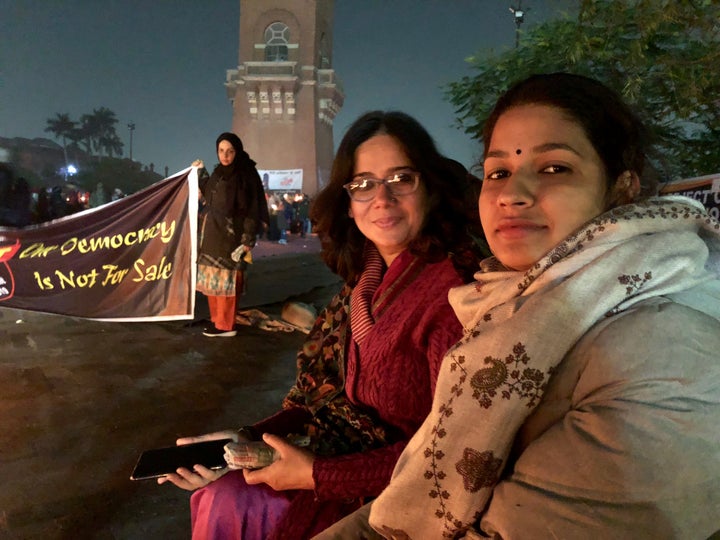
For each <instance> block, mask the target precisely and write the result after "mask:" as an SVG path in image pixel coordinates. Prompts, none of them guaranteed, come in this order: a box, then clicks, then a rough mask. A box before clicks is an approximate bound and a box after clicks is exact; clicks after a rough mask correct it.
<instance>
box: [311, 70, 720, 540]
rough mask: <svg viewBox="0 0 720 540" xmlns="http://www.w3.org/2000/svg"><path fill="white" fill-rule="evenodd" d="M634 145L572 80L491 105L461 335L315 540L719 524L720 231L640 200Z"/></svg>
mask: <svg viewBox="0 0 720 540" xmlns="http://www.w3.org/2000/svg"><path fill="white" fill-rule="evenodd" d="M643 137H644V130H643V128H642V125H641V124H640V122H639V121H638V120H637V119H636V118H635V116H634V115H633V114H632V113H631V111H630V110H629V109H628V107H627V106H626V105H625V104H624V103H623V102H622V101H621V99H620V98H619V97H618V96H617V95H616V94H615V93H614V92H611V91H610V90H609V89H608V88H606V87H605V86H603V85H602V84H600V83H598V82H596V81H594V80H592V79H588V78H585V77H580V76H576V75H570V74H562V73H556V74H550V75H536V76H533V77H530V78H528V79H526V80H524V81H522V82H520V83H518V84H517V85H516V86H514V87H513V88H511V89H510V90H509V91H508V92H507V93H506V94H505V95H504V96H503V97H502V98H501V99H500V100H499V101H498V103H497V104H496V107H495V109H494V111H493V112H492V114H491V115H490V117H489V119H488V121H487V124H486V127H485V131H484V134H483V140H484V142H485V160H484V163H483V168H484V180H483V183H482V189H481V194H480V199H479V204H480V216H481V221H482V224H483V229H484V231H485V235H486V238H487V241H488V244H489V245H490V248H491V250H492V253H493V257H491V258H489V259H487V260H485V261H483V262H482V263H481V271H480V273H478V274H476V279H477V281H476V283H473V284H470V285H467V286H463V287H460V288H457V289H455V290H453V291H451V293H450V302H451V304H452V306H453V308H454V309H455V312H456V314H457V315H458V317H459V319H460V321H461V322H462V323H463V326H464V329H465V336H464V338H463V339H462V340H461V341H460V342H459V343H458V344H457V345H456V346H455V347H453V348H452V349H451V350H450V351H449V352H448V354H447V356H446V357H445V360H444V362H443V364H442V368H441V372H440V375H439V378H438V383H437V389H436V393H435V399H434V401H433V405H432V412H431V413H430V415H429V416H428V418H427V420H426V421H425V422H424V424H423V426H422V427H421V428H420V429H419V430H418V432H417V434H416V435H415V436H414V438H413V439H412V440H411V441H410V443H409V444H408V446H407V448H406V449H405V451H404V453H403V455H402V456H401V457H400V459H399V460H398V465H397V467H396V469H395V471H394V473H393V478H392V480H391V482H390V485H389V487H388V488H387V489H386V490H385V491H384V492H383V493H382V494H381V495H380V496H379V497H378V498H377V499H376V500H375V501H374V502H373V503H372V504H371V505H370V507H368V506H366V507H364V508H363V509H362V510H361V511H360V512H358V513H357V514H355V515H353V516H351V518H348V520H347V521H346V522H345V523H341V524H338V525H337V526H336V528H335V530H333V531H326V532H325V533H323V534H322V535H320V536H319V537H318V538H319V539H320V538H321V539H323V540H327V539H328V538H343V539H351V538H359V537H360V536H361V535H362V537H363V538H379V537H385V538H397V539H424V538H503V539H516V538H519V539H523V540H525V539H533V538H652V539H657V538H703V539H704V538H708V537H710V536H711V535H713V533H715V532H716V531H718V530H720V511H719V509H720V362H719V361H718V350H720V320H719V319H720V281H718V274H717V269H718V266H717V264H718V254H719V253H718V251H719V249H720V224H719V223H718V221H717V220H715V219H713V218H712V217H710V216H709V215H708V213H707V212H706V211H705V209H704V208H703V207H702V205H700V204H699V203H697V202H696V201H693V200H691V199H688V198H684V197H677V196H667V197H654V196H649V194H651V193H653V186H652V183H651V182H650V181H649V178H650V176H649V175H647V174H646V170H645V169H646V167H645V165H646V163H645V160H646V153H645V148H644V146H645V143H644V139H643ZM368 513H369V521H370V524H371V525H372V527H373V528H374V529H375V530H376V531H377V532H378V533H381V534H377V533H373V532H371V530H370V529H369V528H368V527H367V515H368ZM363 514H364V515H365V524H364V526H363Z"/></svg>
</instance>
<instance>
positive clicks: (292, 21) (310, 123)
mask: <svg viewBox="0 0 720 540" xmlns="http://www.w3.org/2000/svg"><path fill="white" fill-rule="evenodd" d="M332 23H333V0H240V47H239V51H240V52H239V60H238V67H237V69H229V70H228V71H227V77H226V82H225V88H226V89H227V95H228V98H229V99H230V101H231V102H232V106H233V120H232V130H233V131H234V132H235V133H236V134H237V135H238V136H239V137H240V138H241V139H242V142H243V146H244V147H245V150H246V151H247V153H248V154H249V155H250V157H251V158H252V159H253V160H255V161H256V162H257V168H258V170H260V171H266V172H269V173H270V174H269V175H266V176H265V178H266V179H267V178H268V176H269V177H270V185H269V189H270V190H271V191H282V190H285V191H293V190H301V191H302V192H303V193H306V194H308V195H310V196H311V197H312V196H314V195H315V194H316V193H317V192H318V191H319V190H321V189H322V188H323V187H324V186H325V185H326V184H327V182H328V179H329V176H330V169H331V167H332V160H333V152H334V149H333V121H334V119H335V115H336V114H337V113H338V111H339V110H340V108H341V107H342V104H343V100H344V94H343V90H342V87H341V84H340V81H339V80H338V79H337V76H336V75H335V70H333V68H332V38H333V33H332ZM283 173H285V174H283ZM261 174H262V173H261ZM282 178H287V183H286V184H285V185H283V184H282V181H281V179H282ZM299 181H300V182H301V186H298V182H299ZM278 182H280V183H278ZM273 183H274V185H273ZM290 186H292V187H290ZM288 188H289V189H288ZM266 189H267V187H266Z"/></svg>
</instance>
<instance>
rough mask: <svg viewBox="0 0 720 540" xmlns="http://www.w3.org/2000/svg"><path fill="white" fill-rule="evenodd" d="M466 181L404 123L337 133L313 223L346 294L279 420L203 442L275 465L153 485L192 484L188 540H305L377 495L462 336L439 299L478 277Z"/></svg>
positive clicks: (386, 119)
mask: <svg viewBox="0 0 720 540" xmlns="http://www.w3.org/2000/svg"><path fill="white" fill-rule="evenodd" d="M472 180H473V177H471V176H470V175H468V173H467V171H466V170H465V168H464V167H462V166H461V165H460V164H458V163H457V162H455V161H453V160H450V159H447V158H445V157H444V156H442V155H441V154H440V153H439V152H438V150H437V148H436V146H435V144H434V142H433V140H432V138H431V137H430V135H429V134H428V133H427V131H426V130H425V129H424V128H423V127H422V126H421V125H420V124H419V123H418V122H417V121H416V120H414V119H413V118H411V117H410V116H407V115H406V114H403V113H400V112H380V111H375V112H370V113H367V114H365V115H363V116H361V117H360V118H359V119H358V120H356V121H355V122H354V123H353V125H352V126H351V127H350V128H349V129H348V131H347V133H346V135H345V137H344V138H343V140H342V142H341V144H340V146H339V149H338V152H337V155H336V158H335V161H334V164H333V169H332V173H331V177H330V182H329V184H328V185H327V187H325V188H324V189H323V191H322V192H320V193H319V194H318V195H317V196H316V197H315V199H314V201H313V204H312V208H311V213H310V215H311V218H312V219H313V222H314V223H315V231H317V233H318V234H319V236H320V238H321V241H322V256H323V260H324V261H325V263H326V264H327V265H328V266H329V267H330V268H331V269H332V270H333V271H334V272H336V273H337V274H338V275H340V276H341V277H342V278H343V279H344V280H345V283H346V284H345V286H344V287H343V288H342V290H341V291H340V292H339V293H338V294H337V295H336V296H335V297H334V298H333V300H332V301H331V302H330V303H329V305H328V306H327V307H326V308H325V309H324V311H323V312H322V313H321V314H320V316H319V317H318V319H317V321H316V323H315V326H314V328H313V329H312V330H311V332H310V334H309V336H308V339H307V341H306V342H305V344H304V346H303V348H302V349H301V350H300V351H299V353H298V356H297V370H298V371H297V379H296V384H295V386H294V387H293V388H292V389H291V390H290V392H289V394H288V395H287V397H286V398H285V400H284V403H283V408H282V410H281V411H280V412H278V413H277V414H276V415H274V416H272V417H270V418H267V419H265V420H263V421H260V422H258V423H256V424H254V425H253V426H247V427H245V428H242V429H241V430H240V433H238V432H236V431H227V432H219V433H215V434H210V435H206V436H203V437H201V438H202V439H207V438H222V437H230V438H233V439H234V440H238V439H239V440H248V439H261V440H263V441H264V442H265V443H267V444H268V445H269V446H271V447H272V448H273V449H274V451H275V456H276V461H275V462H274V463H272V464H271V465H268V466H266V467H264V468H260V469H257V470H244V471H239V470H235V471H230V472H228V473H227V474H224V473H225V472H227V471H226V470H223V471H210V470H208V469H206V468H204V467H201V466H197V467H195V469H194V471H189V470H186V469H180V470H178V473H177V474H172V475H169V476H168V477H166V478H164V479H162V480H161V482H163V481H167V480H169V481H170V482H172V483H174V484H176V485H177V486H179V487H182V488H185V489H188V490H193V489H197V488H202V489H200V490H199V491H197V492H195V493H194V494H193V496H192V498H191V511H192V526H193V538H195V539H200V538H202V539H205V538H213V539H219V538H243V539H245V540H250V539H263V540H264V539H268V538H271V539H272V538H293V539H305V538H309V537H310V536H312V535H313V534H315V533H317V532H319V531H321V530H323V529H324V528H325V527H327V526H328V525H330V524H332V523H334V522H335V521H337V520H338V519H340V518H342V517H343V516H345V515H346V514H349V513H350V512H352V511H354V510H355V509H357V508H359V507H360V506H361V505H362V504H363V503H364V502H365V501H366V500H367V499H369V498H372V497H375V496H377V495H378V494H379V493H380V492H381V491H382V489H383V488H384V487H385V486H386V485H387V483H388V481H389V480H390V475H391V473H392V470H393V467H394V465H395V462H396V460H397V458H398V456H399V455H400V453H401V452H402V450H403V448H404V447H405V444H406V443H407V441H408V440H409V439H410V437H411V436H412V435H413V433H414V432H415V430H416V429H417V428H418V427H419V426H420V424H421V423H422V421H423V419H424V418H425V416H426V415H427V414H428V412H429V410H430V404H431V402H432V395H433V391H434V389H435V381H436V377H437V373H438V371H439V369H440V363H441V360H442V358H443V355H444V354H445V352H446V351H447V349H448V348H449V347H450V345H452V344H453V343H454V342H456V341H457V340H458V339H459V338H460V337H461V334H462V330H461V326H460V324H459V323H458V321H457V319H456V317H455V315H454V314H453V311H452V309H451V307H450V305H449V303H448V298H447V295H448V290H449V289H450V288H451V287H455V286H458V285H461V284H463V283H467V282H469V281H470V280H471V279H472V274H473V272H474V271H475V269H476V268H477V257H476V255H475V252H476V249H477V244H476V242H475V240H474V236H475V237H478V236H479V231H480V229H479V220H478V219H477V212H476V210H475V209H474V204H473V203H474V201H473V198H472V195H471V193H470V192H471V191H472V190H473V185H472ZM288 436H291V437H292V438H290V439H288V438H287V437H288ZM300 437H302V438H304V441H303V442H304V446H303V447H300V446H299V445H298V444H293V442H295V443H297V442H298V441H299V440H301V439H300ZM201 438H193V437H189V438H185V439H180V440H179V441H178V443H179V444H185V443H189V442H195V441H198V440H200V439H201Z"/></svg>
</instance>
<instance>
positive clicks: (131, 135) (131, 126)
mask: <svg viewBox="0 0 720 540" xmlns="http://www.w3.org/2000/svg"><path fill="white" fill-rule="evenodd" d="M127 126H128V129H129V130H130V161H132V137H133V131H135V124H134V123H133V122H130V123H129V124H128V125H127Z"/></svg>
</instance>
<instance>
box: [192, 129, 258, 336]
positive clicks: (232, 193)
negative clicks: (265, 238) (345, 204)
mask: <svg viewBox="0 0 720 540" xmlns="http://www.w3.org/2000/svg"><path fill="white" fill-rule="evenodd" d="M215 149H216V151H217V156H218V160H219V161H220V163H219V164H218V165H217V166H216V167H215V170H213V172H212V175H210V176H209V177H208V176H207V175H204V177H201V178H200V180H199V185H200V191H201V194H202V200H203V202H204V210H203V213H202V216H201V219H200V248H199V254H198V273H197V290H198V291H200V292H201V293H203V294H204V295H205V296H207V299H208V306H209V308H210V320H211V321H212V325H211V326H209V327H208V328H206V329H205V330H204V331H203V335H204V336H207V337H232V336H234V335H236V333H237V331H236V330H235V310H236V306H237V298H238V297H239V296H240V295H242V292H243V282H244V270H245V268H246V267H247V262H246V260H247V258H248V257H249V254H250V250H251V249H252V248H253V247H255V241H256V239H257V235H258V233H259V232H260V231H261V230H262V223H263V222H266V223H267V222H268V221H269V218H268V212H267V205H266V203H265V192H264V190H263V186H262V181H261V180H260V175H259V174H258V172H257V169H256V168H255V162H254V161H253V160H252V159H250V156H248V154H247V152H245V151H244V150H243V145H242V142H241V141H240V137H238V136H237V135H235V134H234V133H227V132H226V133H222V134H221V135H220V136H219V137H218V138H217V141H216V142H215ZM193 166H196V167H202V162H201V161H199V160H198V161H195V162H194V163H193Z"/></svg>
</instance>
